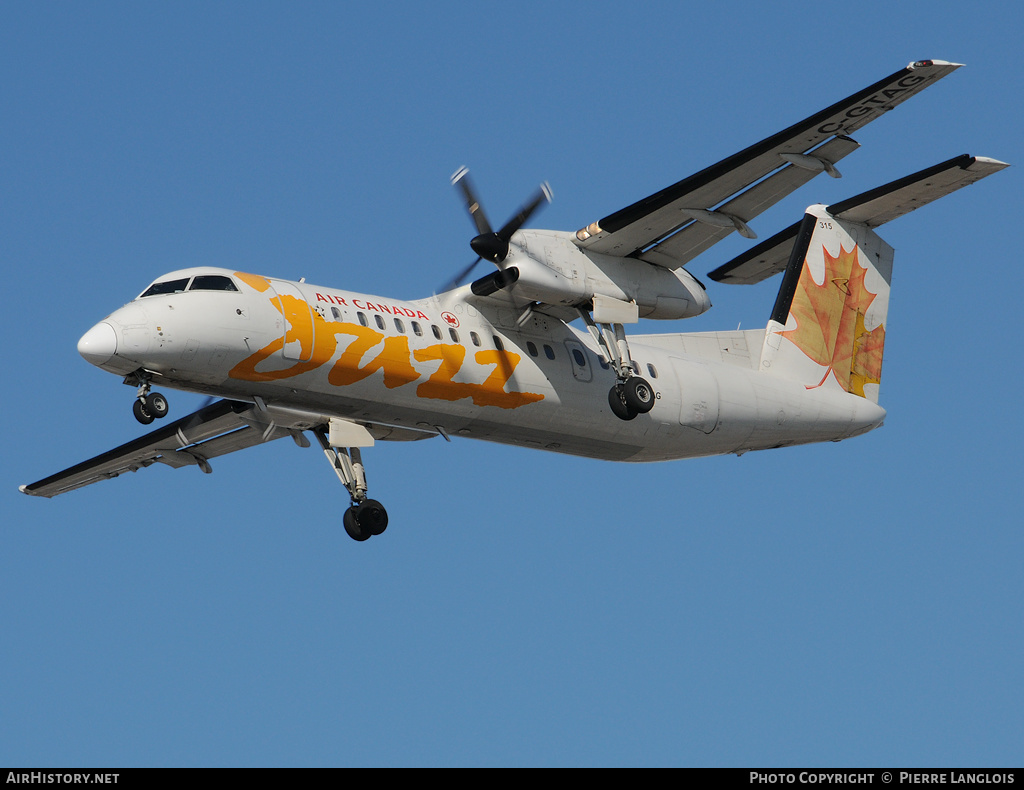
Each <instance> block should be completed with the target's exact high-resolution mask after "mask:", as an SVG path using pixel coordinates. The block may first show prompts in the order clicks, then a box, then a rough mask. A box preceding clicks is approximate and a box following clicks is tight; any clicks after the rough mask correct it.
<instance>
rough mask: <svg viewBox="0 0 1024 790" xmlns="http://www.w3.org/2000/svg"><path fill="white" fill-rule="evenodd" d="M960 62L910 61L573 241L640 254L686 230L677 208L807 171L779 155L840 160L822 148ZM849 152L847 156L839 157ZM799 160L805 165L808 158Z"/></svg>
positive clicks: (802, 178) (669, 257) (692, 245)
mask: <svg viewBox="0 0 1024 790" xmlns="http://www.w3.org/2000/svg"><path fill="white" fill-rule="evenodd" d="M959 65H960V64H957V63H947V62H945V61H938V60H936V61H918V62H915V63H911V64H910V65H909V66H907V68H905V69H901V70H900V71H898V72H896V73H895V74H892V75H890V76H889V77H886V78H885V79H883V80H880V81H879V82H877V83H875V84H874V85H871V86H869V87H867V88H865V89H864V90H862V91H859V92H858V93H855V94H853V95H852V96H849V97H847V98H846V99H844V100H842V101H840V102H837V103H836V104H834V105H832V106H831V107H828V108H826V109H824V110H822V111H821V112H819V113H816V114H814V115H812V116H810V117H809V118H806V119H804V120H803V121H801V122H799V123H797V124H794V125H793V126H791V127H789V128H788V129H785V130H783V131H781V132H779V133H778V134H775V135H773V136H771V137H768V138H766V139H764V140H762V141H761V142H759V143H756V144H754V145H752V146H750V147H749V148H747V149H745V150H743V151H741V152H739V153H737V154H734V155H733V156H731V157H729V158H727V159H724V160H722V161H721V162H719V163H718V164H716V165H712V166H711V167H708V168H705V169H704V170H702V171H700V172H699V173H697V174H695V175H692V176H690V177H689V178H686V179H683V180H682V181H679V182H677V183H676V184H673V185H672V186H670V187H667V188H666V189H663V190H661V191H660V192H657V193H655V194H653V195H651V196H649V197H647V198H644V199H643V200H640V201H638V202H636V203H634V204H633V205H631V206H627V207H626V208H624V209H621V210H620V211H617V212H615V213H614V214H609V215H608V216H607V217H605V218H604V219H602V220H601V221H600V222H597V223H594V224H592V225H590V226H588V227H587V228H584V229H582V230H580V231H578V232H577V234H576V237H577V239H578V242H577V243H578V244H579V245H580V246H581V247H582V248H584V249H587V250H593V251H595V252H601V253H605V254H608V255H617V256H622V257H624V256H627V255H635V256H639V255H642V253H643V251H644V250H645V249H646V248H647V247H649V246H650V245H652V244H656V243H657V242H658V241H659V240H661V239H663V238H664V237H665V236H666V234H671V233H674V232H675V231H676V230H677V229H679V228H681V227H683V226H684V224H685V223H686V218H685V217H683V218H682V219H681V212H680V210H681V209H691V210H692V209H701V210H704V211H714V210H715V209H716V207H719V206H722V204H723V203H725V202H726V201H729V200H730V199H732V198H733V197H734V196H735V195H737V193H739V192H741V191H743V190H745V189H746V188H747V187H749V186H750V185H751V184H755V183H756V182H758V181H760V180H761V179H763V178H765V177H766V176H768V175H769V174H771V173H773V172H774V171H776V170H779V169H780V168H782V167H784V166H785V167H787V168H794V169H797V170H804V169H803V168H800V167H796V166H794V165H787V164H786V163H787V161H792V160H791V159H790V160H787V159H786V158H785V156H784V155H794V154H796V155H803V156H807V155H811V156H814V157H816V158H820V159H822V160H824V161H825V162H828V163H829V164H832V163H834V161H838V159H829V158H828V154H829V152H828V151H827V150H826V146H829V145H835V146H836V147H835V151H836V152H837V153H838V152H839V151H840V150H841V147H842V146H843V145H845V144H840V143H838V142H836V141H837V140H840V139H842V138H847V136H848V135H849V134H850V133H852V132H854V131H856V130H857V129H860V128H861V127H863V126H865V125H866V124H867V123H869V122H870V121H872V120H874V119H875V118H877V117H879V116H880V115H882V114H883V113H885V112H887V111H888V110H891V109H893V108H894V107H896V106H897V105H899V104H901V103H903V102H904V101H906V100H907V99H909V98H910V97H911V96H913V95H914V94H916V93H918V92H920V91H921V90H923V89H924V88H926V87H928V86H929V85H931V84H932V83H934V82H936V81H937V80H939V79H942V78H943V77H945V76H946V75H947V74H950V73H951V72H953V71H954V70H955V69H957V68H959ZM851 142H852V141H851ZM823 144H825V145H823ZM850 150H852V149H850ZM846 153H849V151H846V152H845V153H843V154H842V155H843V156H845V155H846ZM801 161H802V162H803V163H804V164H807V160H806V159H802V160H801ZM823 169H827V168H823ZM819 172H820V171H819ZM804 173H806V175H799V174H797V173H789V174H787V175H786V176H784V177H782V178H781V179H780V180H779V181H777V182H775V183H773V184H772V186H771V187H765V188H764V189H762V190H760V191H758V192H755V193H753V194H752V195H750V196H749V198H748V200H747V203H748V204H749V208H750V210H752V211H753V212H754V213H753V214H750V215H749V216H747V217H742V219H743V220H744V221H746V220H747V219H750V218H752V217H753V216H755V215H756V214H757V213H760V212H761V211H763V210H764V209H766V208H768V206H770V205H772V204H773V203H774V202H775V201H777V200H779V199H780V198H781V197H783V196H785V195H787V194H789V192H791V191H792V190H793V189H795V188H796V187H797V186H800V185H801V184H802V183H806V181H807V180H809V179H810V178H812V177H813V176H814V175H815V174H816V173H815V172H814V171H811V170H804ZM722 231H724V233H723V232H722ZM728 232H731V231H730V230H729V229H728V228H721V227H719V228H717V229H716V231H711V232H707V231H705V232H702V233H697V234H696V235H697V236H698V237H699V238H697V239H695V240H693V241H690V240H682V239H681V240H679V241H678V242H676V243H675V244H674V245H671V246H665V247H662V248H661V249H660V250H659V252H658V253H657V254H656V255H654V256H652V257H654V258H656V260H652V261H651V262H652V263H658V264H660V265H663V266H664V265H670V266H671V267H672V268H675V267H678V266H680V265H682V264H683V263H685V262H686V261H685V260H679V259H678V258H677V257H676V255H677V254H680V251H681V254H682V255H684V256H685V255H690V258H687V260H690V259H692V256H693V255H695V254H698V252H702V251H703V250H705V249H707V247H709V246H710V245H711V244H713V243H714V242H715V241H717V240H718V238H720V237H721V236H722V235H725V234H726V233H728ZM695 251H696V252H695Z"/></svg>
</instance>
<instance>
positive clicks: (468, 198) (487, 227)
mask: <svg viewBox="0 0 1024 790" xmlns="http://www.w3.org/2000/svg"><path fill="white" fill-rule="evenodd" d="M452 186H455V187H458V188H459V189H460V190H461V191H462V197H463V200H464V201H465V203H466V209H467V210H468V211H469V217H470V219H472V220H473V224H474V225H476V232H477V233H478V234H481V235H483V234H485V233H493V232H494V231H492V230H491V223H490V222H488V221H487V215H486V214H484V208H483V206H482V205H481V204H480V201H479V200H478V199H477V197H476V192H474V191H473V185H472V184H471V183H470V180H469V169H468V168H466V167H460V168H459V169H458V170H456V171H455V172H454V173H453V174H452Z"/></svg>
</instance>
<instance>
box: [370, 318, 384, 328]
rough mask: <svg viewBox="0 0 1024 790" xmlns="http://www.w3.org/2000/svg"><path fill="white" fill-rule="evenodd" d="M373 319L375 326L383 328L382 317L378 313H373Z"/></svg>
mask: <svg viewBox="0 0 1024 790" xmlns="http://www.w3.org/2000/svg"><path fill="white" fill-rule="evenodd" d="M373 321H374V323H375V324H377V328H378V329H383V328H384V319H383V318H381V317H380V315H375V316H374V317H373Z"/></svg>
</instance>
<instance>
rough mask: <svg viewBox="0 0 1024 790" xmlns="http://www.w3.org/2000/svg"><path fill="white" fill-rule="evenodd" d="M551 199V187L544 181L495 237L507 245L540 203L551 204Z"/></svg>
mask: <svg viewBox="0 0 1024 790" xmlns="http://www.w3.org/2000/svg"><path fill="white" fill-rule="evenodd" d="M551 197H552V194H551V187H550V186H549V185H548V182H547V181H545V182H544V183H543V184H541V185H540V188H539V189H538V190H537V194H535V195H534V196H533V198H532V199H531V200H530V201H529V202H528V203H526V204H525V205H524V206H523V207H522V208H521V209H519V213H518V214H516V215H515V216H514V217H512V219H510V220H509V221H508V222H506V223H505V225H504V226H503V227H502V229H501V230H499V231H498V232H497V233H496V234H495V235H496V236H497V237H498V238H499V239H501V240H502V241H504V242H506V243H507V242H508V240H509V239H511V238H512V234H513V233H515V232H516V231H517V230H519V229H520V228H521V227H523V225H525V224H526V222H527V220H529V219H530V217H532V216H533V213H534V212H535V211H536V210H537V209H538V208H539V207H540V204H541V203H544V202H547V203H550V202H551ZM506 254H507V253H506Z"/></svg>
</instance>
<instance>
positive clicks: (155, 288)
mask: <svg viewBox="0 0 1024 790" xmlns="http://www.w3.org/2000/svg"><path fill="white" fill-rule="evenodd" d="M187 285H188V277H183V278H182V279H180V280H164V281H163V282H162V283H153V284H152V285H151V286H149V288H147V289H146V290H145V291H144V292H143V294H142V296H160V295H162V294H176V293H181V292H182V291H184V290H185V286H187ZM140 298H141V297H140Z"/></svg>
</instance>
